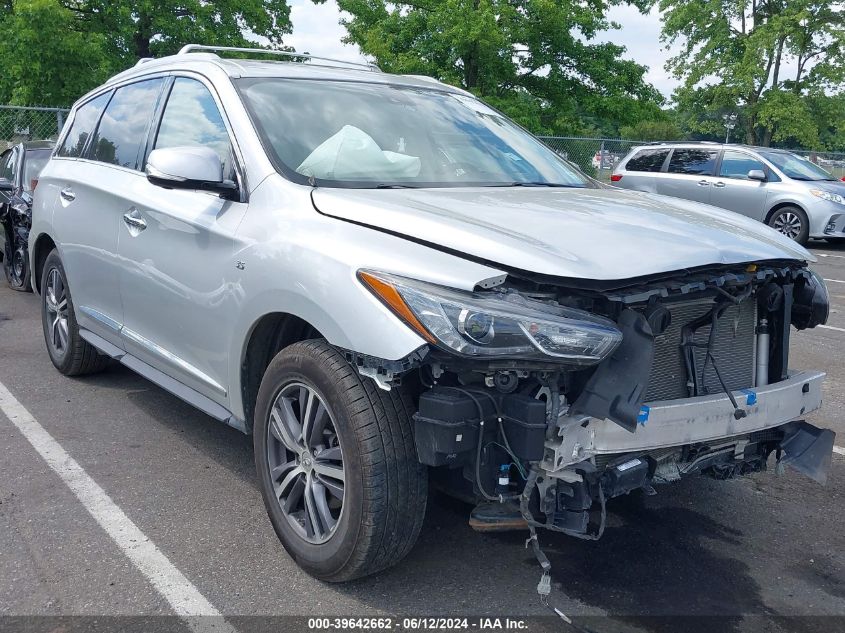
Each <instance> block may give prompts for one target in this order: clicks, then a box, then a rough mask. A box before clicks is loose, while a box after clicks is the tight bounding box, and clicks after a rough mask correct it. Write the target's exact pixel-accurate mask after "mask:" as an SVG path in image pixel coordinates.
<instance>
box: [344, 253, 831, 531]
mask: <svg viewBox="0 0 845 633" xmlns="http://www.w3.org/2000/svg"><path fill="white" fill-rule="evenodd" d="M359 278H360V279H361V281H362V283H363V284H364V285H365V286H366V287H367V288H368V289H370V290H371V291H372V292H373V294H374V295H375V296H377V297H378V298H379V299H380V300H381V301H382V302H383V303H384V304H385V305H386V306H387V307H389V308H390V309H391V310H392V311H393V312H394V313H395V314H396V315H397V316H398V317H399V318H401V319H402V320H403V321H404V322H405V323H406V324H407V325H408V326H409V327H411V328H412V329H414V330H415V331H416V332H417V333H418V334H420V336H422V337H423V338H424V339H425V340H426V341H428V343H429V345H428V346H427V347H424V348H421V349H420V350H418V351H417V352H416V353H415V354H413V355H412V357H409V358H408V359H406V360H405V361H400V362H392V363H387V362H384V361H379V360H378V359H373V358H368V357H361V356H358V355H355V354H349V360H350V361H351V362H353V363H354V364H356V365H357V366H358V368H359V371H361V373H362V374H365V375H369V376H371V377H372V378H374V379H375V380H376V381H377V382H378V383H379V385H380V386H381V387H382V388H391V387H393V386H395V385H398V384H400V382H401V383H402V385H403V387H402V388H404V389H411V390H412V391H413V392H414V394H413V395H414V396H415V397H416V398H417V400H418V411H417V413H416V414H415V416H414V426H415V442H416V446H417V453H418V456H419V459H420V461H421V462H422V463H424V464H426V465H428V466H431V467H432V469H431V471H432V480H433V481H434V482H435V483H436V484H438V485H439V486H440V487H441V488H443V489H445V490H447V491H448V492H451V493H453V494H455V495H457V496H460V497H463V498H465V499H467V500H471V501H476V502H478V501H480V502H482V503H481V504H480V505H479V506H478V507H477V508H476V511H475V512H474V513H473V517H472V519H471V524H472V525H473V527H475V528H477V529H481V530H495V529H510V528H514V527H524V526H525V525H526V523H527V524H528V525H530V526H533V527H540V526H541V527H545V528H549V529H552V530H556V531H562V532H566V533H568V534H572V535H575V536H579V537H582V538H598V537H599V536H600V535H601V533H602V531H603V527H604V517H605V503H606V500H607V499H610V498H613V497H616V496H619V495H622V494H626V493H629V492H631V491H632V490H636V489H644V490H646V491H647V492H651V491H652V490H653V487H654V486H656V485H659V484H665V483H670V482H673V481H677V480H678V479H680V478H682V477H685V476H687V475H691V474H697V473H703V474H707V475H710V476H713V477H716V478H719V479H728V478H732V477H736V476H740V475H744V474H747V473H753V472H758V471H761V470H764V469H765V468H766V466H767V461H768V458H769V456H770V454H771V453H773V452H774V453H775V454H776V456H777V460H778V464H779V465H790V466H792V467H794V468H795V469H796V470H798V471H800V472H802V473H804V474H806V475H808V476H810V477H811V478H813V479H814V480H816V481H819V482H820V483H824V481H825V479H826V476H827V470H828V468H829V465H830V456H831V452H832V447H833V440H834V434H833V432H832V431H829V430H821V429H817V428H815V427H813V426H812V425H810V424H808V423H807V422H804V421H801V420H798V421H796V420H797V419H800V418H802V416H805V415H806V414H808V413H810V412H811V411H814V410H816V409H818V408H819V407H820V406H821V386H822V381H823V378H824V374H822V373H820V372H814V371H805V372H793V371H790V370H789V367H788V352H789V336H790V329H791V327H795V328H797V329H805V328H811V327H815V326H816V325H819V324H822V323H824V322H825V321H826V319H827V314H828V297H827V290H826V288H825V286H824V282H823V281H822V280H821V279H820V278H819V277H818V276H817V275H816V274H815V273H813V272H811V271H809V270H808V269H807V268H806V267H804V266H803V265H802V264H798V263H795V262H765V263H752V264H747V265H741V266H721V267H708V268H703V269H700V270H696V271H684V272H682V273H676V274H673V275H672V274H670V275H666V276H665V277H664V278H662V279H659V280H648V281H643V282H637V283H626V284H620V285H619V286H616V287H613V286H611V285H609V284H605V286H604V287H601V286H599V285H598V284H596V285H593V286H591V285H590V284H589V283H585V282H579V283H575V282H573V283H570V284H567V283H564V282H559V281H558V282H555V281H549V280H545V279H539V280H538V279H534V278H532V277H531V276H530V275H523V276H520V275H509V276H507V277H506V276H504V275H503V276H502V277H500V278H495V279H491V280H487V281H485V282H482V283H481V284H479V287H477V289H476V291H475V292H472V293H466V292H460V291H455V290H452V289H447V288H443V287H439V286H433V285H431V284H427V283H422V282H418V281H414V280H409V279H405V278H401V277H396V276H392V275H386V274H382V273H378V272H372V271H361V272H360V273H359ZM485 502H486V503H485Z"/></svg>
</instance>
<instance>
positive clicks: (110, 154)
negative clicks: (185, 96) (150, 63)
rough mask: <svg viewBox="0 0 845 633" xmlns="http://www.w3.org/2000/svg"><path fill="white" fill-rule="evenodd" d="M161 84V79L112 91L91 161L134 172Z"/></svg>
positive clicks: (140, 82)
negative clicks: (118, 166) (127, 168)
mask: <svg viewBox="0 0 845 633" xmlns="http://www.w3.org/2000/svg"><path fill="white" fill-rule="evenodd" d="M161 84H162V80H161V79H149V80H147V81H139V82H138V83H134V84H129V85H128V86H123V87H122V88H118V89H117V91H115V93H114V97H112V100H111V101H110V102H109V105H108V107H107V108H106V111H105V112H104V113H103V118H102V119H101V120H100V125H99V127H98V128H97V135H96V137H95V138H94V143H93V155H92V158H93V159H94V160H98V161H101V162H104V163H109V164H111V165H120V166H121V167H129V168H130V169H137V167H138V153H139V151H140V149H141V145H144V144H145V141H146V138H147V129H148V127H149V125H150V121H151V120H152V118H153V112H154V111H155V107H156V102H157V101H158V95H159V92H161Z"/></svg>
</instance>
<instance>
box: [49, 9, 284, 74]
mask: <svg viewBox="0 0 845 633" xmlns="http://www.w3.org/2000/svg"><path fill="white" fill-rule="evenodd" d="M59 2H60V3H61V4H62V5H63V6H64V7H66V8H67V9H69V10H71V11H73V12H74V14H76V16H77V18H78V20H79V23H80V25H81V28H82V30H84V31H86V32H91V33H102V34H106V35H108V37H109V43H110V45H111V53H112V54H113V55H114V56H116V57H117V58H119V59H122V60H123V61H124V62H125V63H132V62H135V61H137V60H138V59H140V58H143V57H154V56H155V57H158V56H162V55H170V54H172V53H175V52H176V51H178V50H179V48H181V47H182V46H183V45H184V44H187V43H199V44H218V45H221V46H245V45H250V42H249V40H247V38H246V37H245V33H247V32H251V33H254V34H256V35H260V36H262V37H265V38H267V39H268V40H269V42H270V45H271V46H280V45H281V43H282V37H283V36H284V35H286V34H287V33H290V31H291V24H290V7H288V5H287V0H140V1H137V0H59ZM251 45H252V46H254V43H253V44H251Z"/></svg>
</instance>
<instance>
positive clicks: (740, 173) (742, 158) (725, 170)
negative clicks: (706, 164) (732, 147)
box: [719, 151, 766, 180]
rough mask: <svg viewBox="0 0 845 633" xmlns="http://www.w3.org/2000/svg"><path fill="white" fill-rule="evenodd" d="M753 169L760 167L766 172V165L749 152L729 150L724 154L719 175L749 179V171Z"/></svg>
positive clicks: (759, 168)
mask: <svg viewBox="0 0 845 633" xmlns="http://www.w3.org/2000/svg"><path fill="white" fill-rule="evenodd" d="M753 169H758V170H760V171H762V172H764V173H765V171H766V166H765V165H764V164H763V163H762V162H760V161H759V160H757V159H756V158H754V157H753V156H749V155H748V154H744V153H742V152H734V151H727V152H725V153H724V154H723V155H722V166H721V167H719V175H720V176H722V177H723V178H735V179H737V180H748V172H749V171H751V170H753Z"/></svg>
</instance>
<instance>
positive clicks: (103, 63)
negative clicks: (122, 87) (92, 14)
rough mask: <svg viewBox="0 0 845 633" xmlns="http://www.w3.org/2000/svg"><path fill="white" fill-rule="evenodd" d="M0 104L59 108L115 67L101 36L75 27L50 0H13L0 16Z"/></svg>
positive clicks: (68, 13)
mask: <svg viewBox="0 0 845 633" xmlns="http://www.w3.org/2000/svg"><path fill="white" fill-rule="evenodd" d="M0 69H2V72H0V103H12V104H24V105H32V104H39V105H52V106H64V105H67V104H69V103H72V102H73V101H74V100H75V99H76V98H77V97H79V96H80V95H81V94H83V93H84V92H86V91H87V90H89V89H90V88H91V87H93V86H95V85H97V84H98V83H100V82H102V81H103V80H105V79H106V77H108V75H109V74H110V73H111V72H112V71H113V70H114V69H115V67H114V65H113V64H112V63H110V60H108V59H106V55H105V37H104V36H103V35H100V34H88V33H83V32H80V31H79V30H78V29H77V20H76V16H75V15H74V14H73V13H72V12H71V11H68V10H66V9H64V8H63V7H62V6H60V5H59V3H58V2H56V1H55V0H15V2H8V3H6V6H4V7H3V13H2V14H0Z"/></svg>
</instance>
